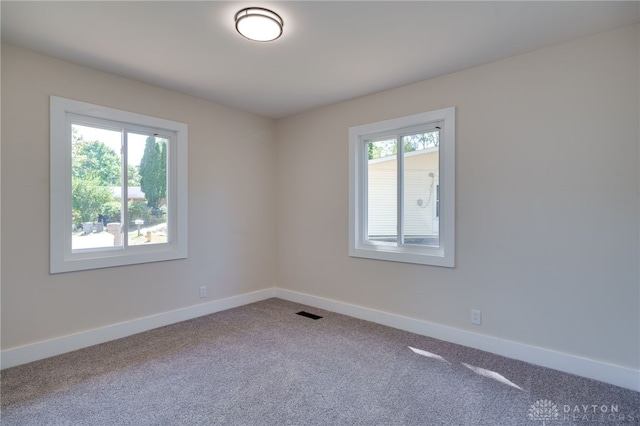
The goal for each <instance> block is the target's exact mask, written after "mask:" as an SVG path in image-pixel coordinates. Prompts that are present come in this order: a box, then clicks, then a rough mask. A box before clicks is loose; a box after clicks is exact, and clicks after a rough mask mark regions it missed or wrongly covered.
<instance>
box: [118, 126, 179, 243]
mask: <svg viewBox="0 0 640 426" xmlns="http://www.w3.org/2000/svg"><path fill="white" fill-rule="evenodd" d="M168 144H169V141H168V140H167V139H166V138H161V137H157V136H154V135H148V134H139V133H132V132H128V133H127V198H128V201H127V212H128V216H129V226H128V230H127V236H128V240H127V241H128V244H129V245H130V246H134V245H142V244H162V243H166V242H167V148H168Z"/></svg>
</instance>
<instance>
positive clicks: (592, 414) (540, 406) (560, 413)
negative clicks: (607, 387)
mask: <svg viewBox="0 0 640 426" xmlns="http://www.w3.org/2000/svg"><path fill="white" fill-rule="evenodd" d="M528 416H529V418H530V419H531V420H536V421H541V422H542V425H543V426H547V425H548V424H549V423H547V422H551V421H556V420H561V421H569V422H580V423H587V422H594V423H603V422H617V423H621V422H629V423H631V422H634V421H636V420H638V417H637V416H634V415H633V414H624V413H621V412H620V407H619V406H618V404H580V405H578V404H573V405H568V404H565V405H560V406H558V405H556V404H555V403H554V402H553V401H550V400H548V399H540V400H538V401H536V402H535V403H533V404H531V407H530V408H529V414H528Z"/></svg>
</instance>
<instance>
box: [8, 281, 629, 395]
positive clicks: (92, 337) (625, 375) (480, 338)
mask: <svg viewBox="0 0 640 426" xmlns="http://www.w3.org/2000/svg"><path fill="white" fill-rule="evenodd" d="M271 297H277V298H280V299H284V300H289V301H291V302H296V303H302V304H304V305H309V306H313V307H316V308H320V309H325V310H327V311H331V312H336V313H339V314H343V315H348V316H351V317H354V318H359V319H362V320H365V321H371V322H375V323H378V324H382V325H386V326H388V327H394V328H398V329H400V330H405V331H409V332H411V333H416V334H420V335H423V336H429V337H433V338H436V339H440V340H444V341H447V342H451V343H456V344H459V345H464V346H468V347H472V348H476V349H480V350H483V351H487V352H491V353H494V354H497V355H502V356H506V357H508V358H513V359H517V360H520V361H525V362H529V363H532V364H536V365H539V366H542V367H547V368H553V369H555V370H559V371H564V372H566V373H571V374H576V375H578V376H582V377H587V378H590V379H594V380H599V381H601V382H605V383H609V384H612V385H616V386H620V387H623V388H627V389H631V390H634V391H637V392H640V370H634V369H631V368H628V367H622V366H619V365H615V364H609V363H606V362H602V361H596V360H592V359H589V358H584V357H581V356H577V355H570V354H566V353H562V352H558V351H554V350H551V349H545V348H540V347H537V346H531V345H527V344H524V343H518V342H514V341H511V340H505V339H500V338H497V337H491V336H485V335H482V334H479V333H474V332H471V331H466V330H461V329H458V328H453V327H448V326H443V325H440V324H435V323H431V322H428V321H423V320H418V319H415V318H409V317H405V316H402V315H396V314H391V313H388V312H383V311H378V310H375V309H371V308H365V307H362V306H357V305H352V304H349V303H344V302H339V301H336V300H332V299H326V298H324V297H318V296H313V295H310V294H305V293H299V292H295V291H291V290H286V289H283V288H269V289H265V290H258V291H255V292H252V293H245V294H241V295H238V296H232V297H228V298H225V299H220V300H215V301H212V302H208V303H203V304H200V305H195V306H189V307H187V308H182V309H177V310H174V311H169V312H164V313H161V314H157V315H151V316H148V317H144V318H138V319H135V320H131V321H126V322H122V323H118V324H112V325H108V326H106V327H101V328H97V329H93V330H88V331H83V332H79V333H75V334H70V335H67V336H62V337H58V338H54V339H51V340H45V341H42V342H37V343H33V344H29V345H24V346H19V347H17V348H12V349H7V350H3V351H2V352H0V366H1V368H3V369H4V368H9V367H15V366H17V365H21V364H26V363H28V362H32V361H38V360H40V359H44V358H48V357H51V356H55V355H60V354H63V353H66V352H71V351H74V350H77V349H82V348H86V347H89V346H93V345H97V344H99V343H105V342H108V341H111V340H115V339H120V338H123V337H127V336H131V335H133V334H136V333H142V332H144V331H148V330H152V329H154V328H158V327H163V326H165V325H170V324H174V323H177V322H180V321H186V320H189V319H192V318H197V317H200V316H203V315H209V314H212V313H215V312H220V311H224V310H226V309H232V308H236V307H239V306H243V305H246V304H249V303H255V302H259V301H261V300H265V299H269V298H271Z"/></svg>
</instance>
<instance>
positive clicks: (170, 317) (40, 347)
mask: <svg viewBox="0 0 640 426" xmlns="http://www.w3.org/2000/svg"><path fill="white" fill-rule="evenodd" d="M274 290H275V289H273V288H270V289H266V290H260V291H255V292H252V293H245V294H241V295H239V296H233V297H229V298H226V299H220V300H214V301H212V302H208V303H202V304H199V305H195V306H189V307H187V308H182V309H176V310H174V311H169V312H163V313H161V314H157V315H151V316H148V317H144V318H138V319H135V320H131V321H126V322H121V323H118V324H112V325H108V326H106V327H101V328H97V329H93V330H87V331H82V332H79V333H74V334H70V335H67V336H62V337H59V338H55V339H51V340H45V341H42V342H37V343H33V344H29V345H25V346H19V347H17V348H12V349H7V350H4V351H2V352H0V368H3V369H4V368H9V367H15V366H17V365H21V364H26V363H28V362H32V361H38V360H40V359H44V358H48V357H51V356H55V355H60V354H63V353H66V352H71V351H74V350H77V349H82V348H86V347H89V346H93V345H97V344H99V343H105V342H108V341H111V340H115V339H120V338H122V337H127V336H131V335H133V334H137V333H142V332H143V331H148V330H152V329H154V328H158V327H163V326H165V325H170V324H175V323H177V322H180V321H186V320H189V319H192V318H197V317H201V316H203V315H209V314H212V313H215V312H219V311H224V310H226V309H231V308H237V307H238V306H243V305H247V304H249V303H254V302H259V301H260V300H264V299H268V298H270V297H274V294H275V291H274Z"/></svg>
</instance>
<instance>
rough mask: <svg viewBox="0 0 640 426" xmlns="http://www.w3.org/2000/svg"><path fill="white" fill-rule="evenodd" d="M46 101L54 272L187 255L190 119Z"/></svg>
mask: <svg viewBox="0 0 640 426" xmlns="http://www.w3.org/2000/svg"><path fill="white" fill-rule="evenodd" d="M50 107H51V111H50V118H51V195H50V207H51V217H50V220H51V232H50V234H51V241H50V242H51V264H50V268H51V273H56V272H67V271H76V270H84V269H94V268H103V267H109V266H118V265H129V264H135V263H145V262H156V261H163V260H171V259H179V258H185V257H187V125H186V124H184V123H178V122H174V121H170V120H165V119H160V118H155V117H149V116H146V115H141V114H135V113H131V112H127V111H121V110H117V109H113V108H107V107H103V106H99V105H92V104H88V103H85V102H78V101H74V100H70V99H64V98H59V97H54V96H52V97H51V102H50Z"/></svg>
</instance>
